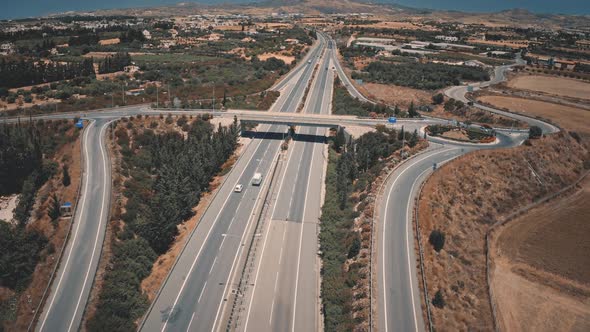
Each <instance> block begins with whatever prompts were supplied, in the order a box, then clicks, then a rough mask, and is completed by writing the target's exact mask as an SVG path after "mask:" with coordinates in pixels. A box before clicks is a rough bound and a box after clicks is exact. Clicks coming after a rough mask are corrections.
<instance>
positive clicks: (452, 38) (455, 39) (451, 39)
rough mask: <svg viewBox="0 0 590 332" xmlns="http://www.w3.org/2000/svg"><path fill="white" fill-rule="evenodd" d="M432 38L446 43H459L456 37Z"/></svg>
mask: <svg viewBox="0 0 590 332" xmlns="http://www.w3.org/2000/svg"><path fill="white" fill-rule="evenodd" d="M434 38H436V39H438V40H443V41H446V42H457V41H459V38H458V37H455V36H436V37H434Z"/></svg>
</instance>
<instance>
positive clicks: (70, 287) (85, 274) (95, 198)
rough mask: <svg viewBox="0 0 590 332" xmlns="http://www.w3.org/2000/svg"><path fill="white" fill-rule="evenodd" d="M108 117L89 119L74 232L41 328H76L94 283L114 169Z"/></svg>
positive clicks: (42, 318)
mask: <svg viewBox="0 0 590 332" xmlns="http://www.w3.org/2000/svg"><path fill="white" fill-rule="evenodd" d="M107 127H108V121H107V120H96V121H94V120H93V121H90V123H89V124H88V125H87V127H86V129H85V130H84V133H83V139H82V153H83V155H84V173H83V175H82V189H81V193H80V197H81V198H80V200H79V201H78V204H77V207H76V212H75V215H74V219H73V223H74V224H73V228H72V233H71V234H70V239H69V241H68V243H67V246H66V249H65V251H64V254H63V258H62V261H61V264H60V266H59V269H58V271H57V274H56V277H55V280H54V282H53V284H52V287H51V292H50V295H49V297H48V298H47V301H46V303H45V308H44V310H43V312H42V313H41V316H40V319H39V322H38V324H37V330H38V331H50V332H52V331H77V330H78V328H79V326H80V322H81V320H82V316H83V314H84V309H85V307H86V302H87V299H88V296H89V294H90V290H91V288H92V284H93V282H94V275H95V273H96V268H97V266H98V261H99V260H100V255H101V250H102V243H103V240H104V237H105V231H106V223H107V222H108V220H107V218H108V216H109V206H110V197H111V196H110V195H111V169H110V160H109V157H108V150H107V147H106V146H105V142H104V137H105V131H106V128H107Z"/></svg>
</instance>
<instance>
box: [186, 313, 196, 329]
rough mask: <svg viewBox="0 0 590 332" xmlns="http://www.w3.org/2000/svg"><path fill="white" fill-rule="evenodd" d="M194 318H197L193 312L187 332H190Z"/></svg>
mask: <svg viewBox="0 0 590 332" xmlns="http://www.w3.org/2000/svg"><path fill="white" fill-rule="evenodd" d="M194 318H195V313H194V312H193V315H192V316H191V321H190V322H189V323H188V327H187V328H186V332H188V331H190V329H191V325H192V324H193V319H194Z"/></svg>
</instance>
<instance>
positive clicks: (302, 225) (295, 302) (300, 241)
mask: <svg viewBox="0 0 590 332" xmlns="http://www.w3.org/2000/svg"><path fill="white" fill-rule="evenodd" d="M316 132H317V131H316ZM315 150H316V149H315V144H314V145H313V148H312V153H311V165H312V167H311V168H313V157H314V155H315ZM311 174H313V172H311V169H310V172H309V175H308V177H307V184H306V186H305V192H307V191H308V190H309V180H310V179H311ZM307 201H308V200H307V199H306V200H305V201H304V202H303V218H302V219H303V220H305V211H306V209H307ZM303 220H301V232H300V233H299V249H298V251H299V253H298V255H297V273H296V274H295V296H294V299H293V320H292V322H293V323H292V325H291V331H292V332H295V320H296V319H295V316H297V289H298V287H299V266H300V264H301V244H302V243H303V227H304V225H305V223H304V222H303Z"/></svg>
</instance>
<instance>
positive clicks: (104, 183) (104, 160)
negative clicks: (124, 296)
mask: <svg viewBox="0 0 590 332" xmlns="http://www.w3.org/2000/svg"><path fill="white" fill-rule="evenodd" d="M109 123H110V122H107V123H106V124H105V125H104V126H103V127H102V128H100V129H99V132H98V143H99V145H100V154H101V156H102V167H103V175H104V177H103V181H102V186H103V189H102V203H101V204H100V216H99V219H98V228H97V232H96V236H95V238H94V246H93V247H92V255H91V256H90V262H89V263H88V269H87V270H86V275H85V276H84V283H83V284H82V289H81V290H80V296H78V302H76V309H75V310H74V315H72V320H71V321H70V326H69V327H68V331H71V330H72V325H74V320H75V319H76V314H77V313H78V309H79V308H80V302H81V301H82V294H83V293H84V288H86V283H87V282H88V277H89V276H90V270H91V269H92V262H93V261H94V255H95V254H96V248H97V246H98V238H99V236H100V230H101V229H102V224H103V222H102V220H103V217H104V211H105V210H106V207H105V203H106V201H107V199H106V196H107V190H106V188H107V158H106V153H105V151H104V146H103V133H104V132H105V131H106V128H107V127H108V125H109Z"/></svg>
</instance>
